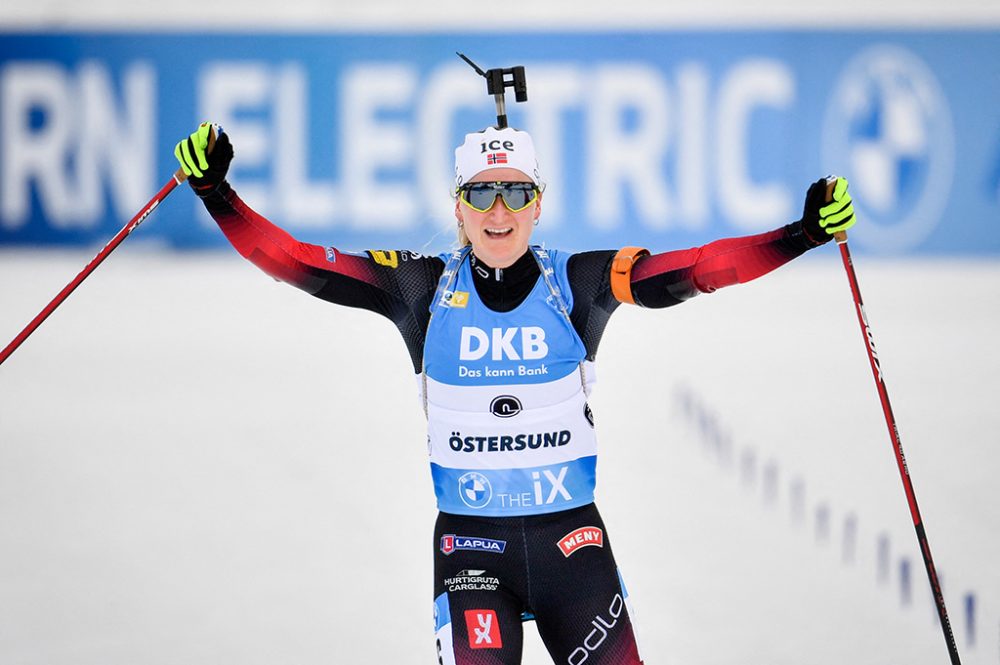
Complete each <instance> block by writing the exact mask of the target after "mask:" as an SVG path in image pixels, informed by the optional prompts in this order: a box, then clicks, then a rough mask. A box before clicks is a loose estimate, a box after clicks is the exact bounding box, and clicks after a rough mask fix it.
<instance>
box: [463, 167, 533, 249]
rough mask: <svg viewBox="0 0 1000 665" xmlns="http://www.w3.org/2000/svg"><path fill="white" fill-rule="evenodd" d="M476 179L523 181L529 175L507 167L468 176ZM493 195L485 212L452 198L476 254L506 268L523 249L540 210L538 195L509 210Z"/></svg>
mask: <svg viewBox="0 0 1000 665" xmlns="http://www.w3.org/2000/svg"><path fill="white" fill-rule="evenodd" d="M477 182H526V183H530V182H531V178H529V177H528V176H527V175H525V174H524V173H522V172H521V171H518V170H517V169H511V168H505V167H501V168H494V169H486V170H485V171H481V172H480V173H477V174H476V175H475V176H474V177H473V178H471V179H470V180H469V184H472V183H477ZM499 198H500V197H499V196H497V197H496V198H495V199H494V201H493V205H492V206H490V208H489V209H488V210H487V211H486V212H479V211H478V210H476V209H474V208H471V207H469V205H468V204H466V203H465V202H464V201H462V200H461V197H459V200H457V201H455V217H456V219H458V222H459V224H461V225H462V227H463V228H464V230H465V234H466V236H468V238H469V242H470V243H472V251H473V252H475V253H476V257H477V258H478V259H480V260H481V261H483V262H484V263H486V265H488V266H490V267H492V268H507V267H509V266H510V265H512V264H513V263H514V262H515V261H517V260H518V259H519V258H520V257H521V256H522V255H523V254H524V253H525V252H526V251H528V243H529V242H530V240H531V233H532V231H533V230H534V228H535V220H536V219H538V216H539V215H540V214H541V212H542V195H541V192H539V193H538V194H537V196H536V198H535V200H534V201H533V202H532V203H531V204H530V205H529V206H528V207H526V208H525V209H524V210H521V211H519V212H511V211H510V209H509V208H508V207H507V206H506V205H504V203H503V201H501V200H499Z"/></svg>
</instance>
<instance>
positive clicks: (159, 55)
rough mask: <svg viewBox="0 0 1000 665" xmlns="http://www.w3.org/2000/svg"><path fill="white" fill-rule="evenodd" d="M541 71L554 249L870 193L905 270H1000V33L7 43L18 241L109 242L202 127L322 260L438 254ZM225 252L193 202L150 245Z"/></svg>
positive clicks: (530, 122) (249, 187)
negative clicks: (504, 90) (495, 89)
mask: <svg viewBox="0 0 1000 665" xmlns="http://www.w3.org/2000/svg"><path fill="white" fill-rule="evenodd" d="M455 51H462V52H464V53H466V54H468V55H469V56H470V57H471V58H472V59H473V60H475V61H476V62H477V63H478V64H479V65H480V66H482V67H483V68H488V67H510V66H513V65H524V66H525V67H526V69H527V80H528V102H527V103H523V104H517V103H515V102H514V100H513V95H510V94H509V95H508V100H507V108H508V113H509V116H510V122H511V125H513V126H516V127H519V128H522V129H526V130H528V131H529V132H531V133H532V135H533V137H534V139H535V143H536V147H537V149H538V153H539V162H540V167H541V174H542V177H543V179H544V180H545V181H546V183H547V189H546V192H545V196H544V201H543V212H542V219H541V225H540V227H539V229H538V234H537V238H539V239H541V240H544V241H546V242H547V243H549V244H551V245H553V246H559V247H564V248H566V249H574V250H578V249H587V248H596V247H616V246H621V245H623V244H632V245H634V244H639V245H645V246H648V247H650V248H652V249H668V248H674V247H684V246H690V245H697V244H701V243H704V242H707V241H709V240H712V239H714V238H718V237H723V236H733V235H741V234H746V233H753V232H757V231H761V230H766V229H771V228H776V227H777V226H779V225H782V224H784V223H787V222H788V221H791V220H794V219H797V218H798V217H799V215H800V212H801V205H802V199H803V196H804V193H805V190H806V188H807V186H808V185H809V183H810V182H812V181H813V180H816V179H817V178H819V177H821V176H823V175H826V174H828V173H838V174H840V175H845V176H847V177H848V178H849V179H850V181H851V191H852V193H853V195H854V197H855V201H856V206H857V209H858V211H859V214H860V216H861V219H863V223H861V224H859V225H858V227H857V229H856V231H854V232H852V238H853V239H855V240H856V241H857V242H856V243H852V244H854V245H857V246H858V248H859V249H862V250H865V251H869V252H875V253H880V254H903V253H920V254H984V255H992V254H996V253H997V252H1000V229H998V224H997V222H998V221H1000V32H996V31H968V30H966V31H961V30H949V31H933V32H917V31H900V32H886V31H853V32H849V31H830V32H822V31H804V30H780V31H761V30H748V31H735V32H722V31H695V30H690V31H677V32H655V33H652V32H651V33H606V34H605V33H589V32H588V33H556V34H550V33H526V34H519V35H505V36H503V37H502V38H500V37H495V36H487V35H483V34H471V33H470V34H461V33H455V34H420V35H405V34H335V33H331V34H282V35H278V34H198V33H189V34H170V33H156V34H132V33H118V32H116V33H106V34H105V33H72V34H10V33H8V34H3V35H0V245H29V244H41V245H60V244H98V243H103V242H104V241H106V240H107V239H108V238H109V237H111V236H112V235H113V234H114V233H115V232H116V231H117V230H118V229H119V228H121V226H122V225H123V224H124V223H125V222H126V221H127V220H128V219H129V218H131V217H132V215H134V214H135V213H136V212H137V211H138V209H139V208H140V207H141V206H142V205H143V204H144V203H145V201H147V200H148V199H149V197H150V196H152V194H154V193H155V192H156V191H157V190H158V189H159V187H160V186H161V185H162V184H163V182H165V181H166V180H167V178H168V177H169V175H170V174H171V173H172V172H173V171H174V170H175V168H176V163H175V162H174V159H173V146H174V144H175V143H176V142H177V141H178V140H179V139H180V138H182V137H185V136H186V135H187V134H188V133H190V132H191V131H193V129H194V128H195V126H196V125H197V123H198V122H200V121H201V120H205V119H208V120H212V121H215V122H218V123H220V124H221V125H222V126H223V127H224V128H225V130H226V131H227V132H228V133H229V135H230V137H231V139H232V142H233V144H234V146H235V150H236V159H235V161H234V162H233V166H232V170H231V172H230V176H231V177H230V180H231V181H232V182H233V184H234V186H235V187H236V188H237V190H238V191H239V192H240V194H241V196H242V197H243V198H244V199H245V200H246V201H247V202H248V203H249V204H250V205H251V206H252V207H254V208H255V209H257V210H258V211H260V212H262V213H263V214H265V215H267V216H268V217H270V218H271V219H272V220H273V221H275V222H276V223H277V224H279V225H281V226H283V227H284V228H286V229H288V230H289V232H291V233H292V234H293V235H295V236H296V237H297V238H299V239H300V240H304V241H308V242H314V243H318V244H325V245H329V244H333V245H336V246H338V247H343V248H348V249H352V248H353V249H360V248H365V247H374V246H377V247H407V248H412V249H415V250H418V251H425V252H426V251H439V250H443V249H445V248H447V247H448V245H449V244H450V243H451V241H452V239H453V236H454V213H453V208H454V202H453V200H452V199H451V197H450V194H451V191H452V190H453V150H454V148H455V146H456V145H458V144H459V143H460V142H461V140H462V137H463V135H464V134H465V133H466V132H469V131H474V130H477V129H481V128H482V127H484V126H486V125H488V124H493V123H494V122H495V120H496V118H495V112H494V107H493V100H492V98H491V97H489V96H488V95H487V94H486V85H485V81H484V80H483V79H482V78H480V77H479V76H477V75H476V74H475V73H474V72H473V71H472V69H470V68H469V67H468V65H466V64H465V63H463V62H462V61H461V60H459V58H458V57H456V56H455V54H454V53H455ZM140 236H141V237H143V238H145V239H146V240H148V241H154V242H158V243H163V244H164V245H167V246H172V247H182V248H193V247H211V246H222V245H224V244H225V240H224V238H223V237H222V235H221V234H220V233H219V232H218V230H217V229H216V228H215V227H214V224H213V223H212V221H211V219H210V218H208V216H207V214H205V213H204V211H203V210H201V206H200V203H198V201H197V200H196V199H195V197H194V196H192V195H191V194H190V193H189V192H187V191H183V190H182V191H178V192H176V193H175V194H173V195H172V196H171V197H170V199H169V200H168V201H167V202H165V203H164V205H162V206H161V207H160V208H159V209H158V210H157V211H156V213H155V214H154V216H153V217H152V218H151V219H150V220H149V221H148V222H147V223H146V224H145V225H144V226H143V227H141V228H140V229H139V231H137V232H136V237H140Z"/></svg>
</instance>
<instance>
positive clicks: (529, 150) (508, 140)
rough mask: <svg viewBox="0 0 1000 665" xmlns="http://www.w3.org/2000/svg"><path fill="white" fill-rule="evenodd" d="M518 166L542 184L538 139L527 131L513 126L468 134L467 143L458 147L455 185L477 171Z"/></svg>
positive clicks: (461, 182)
mask: <svg viewBox="0 0 1000 665" xmlns="http://www.w3.org/2000/svg"><path fill="white" fill-rule="evenodd" d="M504 167H506V168H509V169H517V170H518V171H520V172H522V173H523V174H524V175H526V176H528V177H529V178H530V179H531V181H532V182H533V183H535V184H536V185H538V186H541V184H542V181H541V178H539V176H538V160H537V159H536V158H535V143H534V141H532V140H531V136H530V135H529V134H528V133H527V132H522V131H520V130H518V129H514V128H512V127H504V128H503V129H497V128H496V127H487V128H486V129H484V130H482V131H479V132H473V133H472V134H466V135H465V143H463V144H462V145H460V146H459V147H457V148H455V189H458V188H459V187H461V186H462V185H463V184H465V183H466V182H468V181H469V180H470V179H472V178H473V177H475V175H476V174H477V173H480V172H482V171H485V170H486V169H495V168H504Z"/></svg>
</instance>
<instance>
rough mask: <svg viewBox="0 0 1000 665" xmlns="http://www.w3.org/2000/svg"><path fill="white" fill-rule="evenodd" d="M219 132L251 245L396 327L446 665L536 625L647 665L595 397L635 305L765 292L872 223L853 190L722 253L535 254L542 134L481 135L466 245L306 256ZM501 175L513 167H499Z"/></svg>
mask: <svg viewBox="0 0 1000 665" xmlns="http://www.w3.org/2000/svg"><path fill="white" fill-rule="evenodd" d="M212 127H213V126H210V125H208V124H207V123H206V124H203V125H201V126H200V127H199V128H198V130H197V131H196V132H194V133H193V134H191V136H190V137H189V138H187V139H185V140H183V141H181V142H180V143H178V144H177V149H176V151H175V153H176V155H177V157H178V160H179V161H180V163H181V166H182V168H183V169H184V171H185V173H187V174H188V175H189V176H190V177H189V179H188V182H189V183H191V185H192V187H193V188H194V191H195V192H196V193H197V194H198V196H199V197H201V199H202V201H203V202H204V204H205V207H206V208H207V209H208V211H209V213H210V214H211V215H212V217H213V218H214V219H215V221H216V222H217V223H218V225H219V227H220V228H221V229H222V232H223V233H224V234H225V235H226V237H227V238H228V239H229V241H230V242H231V243H232V244H233V246H234V247H235V248H236V250H237V251H238V252H239V253H240V254H242V255H243V256H244V257H246V258H247V259H249V260H250V261H252V262H253V263H254V264H255V265H257V266H258V267H259V268H261V269H262V270H263V271H264V272H266V273H267V274H269V275H271V276H272V277H274V278H276V279H279V280H282V281H284V282H288V283H289V284H292V285H293V286H297V287H298V288H300V289H303V290H305V291H307V292H309V293H311V294H312V295H314V296H317V297H319V298H322V299H323V300H327V301H329V302H332V303H336V304H339V305H347V306H350V307H360V308H363V309H367V310H371V311H373V312H377V313H379V314H382V315H383V316H386V317H388V318H389V319H391V320H392V321H393V322H394V323H395V324H396V326H397V327H398V328H399V331H400V333H402V335H403V339H404V341H405V342H406V345H407V347H408V349H409V352H410V357H411V359H412V361H413V369H414V371H415V372H416V373H417V375H418V378H419V380H420V385H421V398H422V401H423V404H424V409H425V413H426V416H427V423H428V441H429V446H430V462H431V473H432V476H433V481H434V490H435V493H436V495H437V503H438V509H439V511H440V512H439V515H438V518H437V524H436V526H435V530H434V548H435V554H434V557H435V558H434V596H435V598H434V615H435V626H436V633H437V634H436V638H437V648H438V659H439V662H440V663H442V664H445V663H458V664H461V665H479V664H494V663H495V664H504V665H506V664H516V663H520V662H521V647H522V637H523V632H522V622H523V621H524V620H525V619H528V618H533V619H534V620H535V621H536V623H537V626H538V632H539V634H540V636H541V638H542V640H543V642H544V644H545V646H546V648H547V649H548V651H549V654H550V655H551V656H552V658H553V660H554V662H556V663H569V664H570V665H579V664H580V663H589V664H591V665H595V664H599V663H600V664H614V665H623V664H634V663H641V662H642V660H641V657H640V655H639V650H638V647H637V644H636V638H635V634H634V632H633V625H632V621H631V612H630V611H629V602H628V596H627V593H626V591H625V587H624V585H623V584H622V582H621V578H620V576H619V573H618V568H617V565H616V563H615V558H614V556H613V554H612V550H611V542H610V539H609V537H608V535H607V533H606V531H605V527H604V523H603V522H602V520H601V517H600V515H599V513H598V511H597V508H596V507H595V505H594V483H595V466H596V459H597V442H596V439H595V436H594V425H593V415H592V413H591V411H590V408H589V407H588V405H587V395H588V394H589V392H590V388H591V385H592V383H593V381H594V370H593V362H594V359H595V357H596V355H597V348H598V345H599V344H600V341H601V336H602V334H603V332H604V328H605V326H606V325H607V323H608V320H609V318H610V317H611V314H612V313H614V311H615V309H616V308H617V307H618V306H619V304H621V303H629V304H635V305H638V306H640V307H648V308H662V307H669V306H671V305H676V304H678V303H681V302H684V301H685V300H687V299H689V298H691V297H693V296H695V295H697V294H699V293H711V292H712V291H714V290H716V289H718V288H721V287H724V286H729V285H731V284H737V283H742V282H746V281H749V280H752V279H755V278H757V277H760V276H761V275H764V274H765V273H768V272H770V271H772V270H774V269H775V268H777V267H779V266H781V265H783V264H785V263H787V262H788V261H790V260H792V259H794V258H795V257H797V256H799V255H800V254H803V253H804V252H806V251H807V250H809V249H811V248H813V247H816V246H818V245H821V244H823V243H825V242H827V241H829V240H830V239H831V237H832V234H833V233H835V232H836V231H840V230H845V229H847V228H849V227H850V226H851V225H852V224H853V223H854V214H853V207H852V205H851V198H850V195H849V194H848V193H847V182H846V181H845V180H843V179H838V180H837V181H836V187H835V188H834V194H833V201H832V203H827V202H826V198H827V194H826V192H827V185H828V180H827V179H821V180H819V181H817V182H815V183H813V185H812V186H810V187H809V190H808V192H807V193H806V201H805V209H804V212H803V216H802V219H800V220H798V221H795V222H792V223H790V224H788V225H786V226H784V227H782V228H779V229H777V230H774V231H771V232H768V233H762V234H759V235H753V236H748V237H743V238H730V239H725V240H718V241H715V242H712V243H709V244H707V245H705V246H703V247H696V248H693V249H686V250H680V251H671V252H664V253H660V254H650V253H649V252H648V251H646V250H645V249H641V248H635V247H627V248H625V249H620V250H602V251H589V252H581V253H576V254H570V253H567V252H562V251H558V250H552V249H549V250H543V249H541V248H540V247H538V246H535V245H531V244H530V240H531V236H532V232H533V230H534V227H535V224H536V223H537V221H538V218H539V215H540V214H541V210H542V198H543V196H542V189H543V184H542V181H541V179H540V177H539V172H538V165H537V162H536V159H535V150H534V145H533V143H532V140H531V137H530V136H529V135H528V134H527V133H525V132H522V131H518V130H516V129H512V128H506V127H505V128H503V129H498V128H495V127H489V128H487V129H485V130H483V131H481V132H475V133H472V134H468V135H467V136H466V137H465V142H464V143H463V144H462V145H461V146H459V147H458V148H457V149H456V150H455V178H456V182H455V194H456V201H455V218H456V221H457V224H458V233H459V240H460V243H459V247H458V248H457V249H455V250H454V251H452V252H450V253H446V254H442V255H440V256H421V255H420V254H417V253H413V252H409V251H406V250H378V251H376V250H371V251H367V252H364V253H347V252H343V251H341V250H339V249H337V248H334V247H321V246H317V245H310V244H305V243H300V242H298V241H297V240H295V239H294V238H293V237H291V236H290V235H289V234H288V233H286V232H285V231H283V230H281V229H280V228H278V227H276V226H275V225H273V224H272V223H271V222H269V221H268V220H266V219H265V218H263V217H262V216H260V215H258V214H257V213H255V212H254V211H253V210H252V209H251V208H250V207H249V206H247V204H246V203H244V202H243V201H242V200H241V199H240V198H239V196H238V195H237V194H236V192H235V191H234V190H233V189H232V188H231V187H230V185H229V184H228V182H227V181H226V172H227V170H228V168H229V164H230V161H231V160H232V158H233V148H232V145H231V143H230V141H229V137H228V136H227V135H226V134H224V133H221V132H219V133H218V140H217V141H216V143H215V147H214V150H212V151H211V152H210V153H209V154H206V152H207V150H206V148H207V145H208V136H209V132H210V131H211V130H212ZM499 164H502V166H500V165H499Z"/></svg>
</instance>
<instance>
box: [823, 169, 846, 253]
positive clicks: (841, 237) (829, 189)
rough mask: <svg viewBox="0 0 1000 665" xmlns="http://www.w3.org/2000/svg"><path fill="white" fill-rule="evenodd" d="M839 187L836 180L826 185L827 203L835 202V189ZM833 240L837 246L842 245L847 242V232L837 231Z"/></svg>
mask: <svg viewBox="0 0 1000 665" xmlns="http://www.w3.org/2000/svg"><path fill="white" fill-rule="evenodd" d="M836 186H837V179H836V178H834V179H833V180H831V181H830V182H828V183H826V202H827V203H829V202H830V201H832V200H833V188H834V187H836ZM833 239H834V240H836V241H837V244H839V245H842V244H844V243H845V242H847V231H837V232H836V233H834V234H833Z"/></svg>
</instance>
